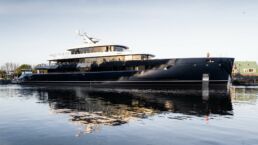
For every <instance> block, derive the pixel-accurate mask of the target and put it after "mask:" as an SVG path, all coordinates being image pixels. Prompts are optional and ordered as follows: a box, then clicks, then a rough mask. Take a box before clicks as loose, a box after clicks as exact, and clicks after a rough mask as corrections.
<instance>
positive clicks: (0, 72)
mask: <svg viewBox="0 0 258 145" xmlns="http://www.w3.org/2000/svg"><path fill="white" fill-rule="evenodd" d="M5 77H6V71H4V70H0V78H3V79H4V78H5Z"/></svg>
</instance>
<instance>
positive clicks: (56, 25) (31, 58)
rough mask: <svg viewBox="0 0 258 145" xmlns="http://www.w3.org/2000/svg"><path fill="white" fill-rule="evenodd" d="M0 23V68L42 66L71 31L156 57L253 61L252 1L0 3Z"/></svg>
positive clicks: (256, 24) (255, 11)
mask: <svg viewBox="0 0 258 145" xmlns="http://www.w3.org/2000/svg"><path fill="white" fill-rule="evenodd" d="M0 20H1V21H0V64H3V63H5V62H16V63H19V64H22V63H29V64H38V63H45V62H46V59H47V58H48V56H49V55H50V54H52V53H59V52H64V51H65V50H66V49H69V48H70V47H74V46H77V45H80V44H82V41H81V38H80V37H78V36H77V35H76V33H75V31H76V30H78V29H80V30H83V31H86V32H87V33H89V34H91V35H93V36H95V37H97V38H100V39H101V40H104V41H105V42H113V43H118V44H124V45H128V46H129V47H130V48H131V49H132V50H135V51H145V52H148V53H153V54H155V55H156V57H158V58H174V57H199V56H206V53H207V52H210V53H211V55H212V56H224V57H226V56H229V57H235V58H236V59H237V60H256V61H258V57H257V50H258V41H257V38H258V1H255V0H253V1H251V0H241V1H240V0H167V1H166V0H142V1H140V0H130V1H128V0H92V1H90V0H6V1H4V0H0Z"/></svg>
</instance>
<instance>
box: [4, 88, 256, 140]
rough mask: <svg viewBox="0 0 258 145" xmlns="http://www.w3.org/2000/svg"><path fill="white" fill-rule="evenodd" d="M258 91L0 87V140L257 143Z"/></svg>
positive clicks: (252, 89) (253, 89)
mask: <svg viewBox="0 0 258 145" xmlns="http://www.w3.org/2000/svg"><path fill="white" fill-rule="evenodd" d="M257 98H258V88H231V90H230V92H228V91H226V90H211V91H209V92H207V91H206V92H203V91H200V90H173V89H171V90H137V89H103V88H102V89H96V88H95V89H93V88H86V87H64V86H63V87H22V86H16V85H10V86H4V85H2V86H1V85H0V145H50V144H53V145H71V144H74V145H86V144H89V145H121V144H123V145H168V144H176V145H181V144H182V145H186V144H195V145H217V144H223V145H229V144H231V145H257V144H258V104H257Z"/></svg>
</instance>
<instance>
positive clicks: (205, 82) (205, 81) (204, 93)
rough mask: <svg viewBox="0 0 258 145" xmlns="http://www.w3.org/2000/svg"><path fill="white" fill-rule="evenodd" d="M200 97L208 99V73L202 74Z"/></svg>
mask: <svg viewBox="0 0 258 145" xmlns="http://www.w3.org/2000/svg"><path fill="white" fill-rule="evenodd" d="M202 99H203V100H206V101H207V100H208V99H209V74H203V75H202Z"/></svg>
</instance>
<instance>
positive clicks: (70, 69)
mask: <svg viewBox="0 0 258 145" xmlns="http://www.w3.org/2000/svg"><path fill="white" fill-rule="evenodd" d="M79 35H80V36H81V37H82V38H83V40H84V45H83V46H79V47H75V48H70V49H68V50H67V52H66V53H62V54H54V55H51V56H50V58H49V60H48V61H49V64H47V65H46V64H45V65H38V66H36V67H35V70H37V71H36V72H34V73H31V72H24V73H23V74H22V75H21V76H20V77H19V79H18V82H19V83H20V84H56V83H62V84H90V85H104V86H107V85H111V86H113V85H119V86H120V85H152V86H155V85H161V84H162V85H172V84H183V85H184V84H202V82H203V81H208V82H209V84H227V83H228V82H229V81H230V76H231V72H232V66H233V63H234V58H229V57H210V56H209V55H208V56H206V57H199V58H169V59H161V58H160V59H158V58H155V56H154V55H153V54H149V53H142V52H134V51H131V50H130V49H129V47H127V46H125V45H119V44H103V43H100V42H99V40H98V39H96V38H92V37H89V36H88V35H87V34H86V33H80V32H79ZM172 54H173V53H172ZM172 54H171V55H172Z"/></svg>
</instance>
